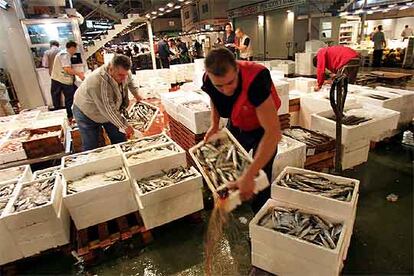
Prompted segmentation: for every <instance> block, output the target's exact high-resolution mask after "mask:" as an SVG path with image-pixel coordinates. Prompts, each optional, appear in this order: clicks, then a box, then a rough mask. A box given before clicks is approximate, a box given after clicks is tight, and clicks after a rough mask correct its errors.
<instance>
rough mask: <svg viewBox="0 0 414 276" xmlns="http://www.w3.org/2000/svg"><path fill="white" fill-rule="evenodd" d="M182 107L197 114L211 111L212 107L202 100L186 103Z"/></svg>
mask: <svg viewBox="0 0 414 276" xmlns="http://www.w3.org/2000/svg"><path fill="white" fill-rule="evenodd" d="M182 105H184V106H185V107H187V108H188V109H191V110H192V111H196V112H201V111H210V106H209V105H208V104H206V103H205V102H203V101H201V100H197V101H191V102H186V103H183V104H182Z"/></svg>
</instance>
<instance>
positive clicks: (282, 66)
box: [269, 59, 296, 75]
mask: <svg viewBox="0 0 414 276" xmlns="http://www.w3.org/2000/svg"><path fill="white" fill-rule="evenodd" d="M269 63H270V68H271V69H272V70H278V71H281V72H283V74H284V75H291V74H295V66H296V65H295V62H294V61H292V60H281V59H276V60H270V61H269Z"/></svg>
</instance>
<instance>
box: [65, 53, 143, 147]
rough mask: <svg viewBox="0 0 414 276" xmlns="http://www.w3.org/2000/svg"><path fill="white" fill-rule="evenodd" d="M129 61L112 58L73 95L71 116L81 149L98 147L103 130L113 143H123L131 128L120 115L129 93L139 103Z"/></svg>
mask: <svg viewBox="0 0 414 276" xmlns="http://www.w3.org/2000/svg"><path fill="white" fill-rule="evenodd" d="M130 69H131V59H130V58H129V57H127V56H124V55H115V56H114V58H113V59H112V60H111V62H110V63H109V64H108V65H102V66H101V67H99V68H98V69H96V70H95V71H93V72H92V73H91V74H90V75H89V76H88V77H87V78H86V79H85V81H84V82H83V83H82V84H81V86H80V87H79V88H78V90H77V91H76V94H75V102H74V105H73V114H74V116H75V119H76V122H77V123H78V127H79V131H80V134H81V139H82V147H83V150H91V149H95V148H97V147H98V139H99V134H100V131H101V129H102V127H103V128H104V129H105V131H106V133H107V134H108V137H109V139H110V140H111V143H112V144H117V143H121V142H124V141H126V140H127V139H129V138H131V137H132V136H133V134H134V129H133V128H132V126H130V125H129V124H128V123H127V121H126V119H125V118H124V117H123V116H122V114H123V113H124V111H125V109H126V108H127V107H128V105H129V99H128V90H129V91H130V92H131V93H132V94H133V95H134V97H135V99H136V100H137V101H138V102H139V101H141V98H140V97H139V95H138V86H136V85H135V84H134V82H133V80H132V74H131V72H130Z"/></svg>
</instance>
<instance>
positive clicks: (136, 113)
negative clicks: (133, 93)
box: [127, 102, 159, 132]
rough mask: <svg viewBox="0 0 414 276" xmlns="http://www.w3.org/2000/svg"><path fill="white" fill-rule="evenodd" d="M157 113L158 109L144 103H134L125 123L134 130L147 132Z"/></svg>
mask: <svg viewBox="0 0 414 276" xmlns="http://www.w3.org/2000/svg"><path fill="white" fill-rule="evenodd" d="M158 113H159V109H158V107H156V106H153V105H152V104H149V103H146V102H139V103H135V104H134V105H132V106H131V108H130V109H129V111H128V117H127V121H128V123H129V124H130V125H131V126H132V127H133V128H134V129H136V130H139V131H141V132H145V131H147V130H148V129H149V128H150V127H151V125H152V123H153V122H154V120H155V118H156V117H157V115H158Z"/></svg>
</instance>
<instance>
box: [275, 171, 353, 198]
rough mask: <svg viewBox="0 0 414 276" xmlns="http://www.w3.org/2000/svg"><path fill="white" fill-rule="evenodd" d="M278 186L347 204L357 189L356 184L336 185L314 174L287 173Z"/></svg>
mask: <svg viewBox="0 0 414 276" xmlns="http://www.w3.org/2000/svg"><path fill="white" fill-rule="evenodd" d="M277 185H279V186H283V187H287V188H292V189H295V190H300V191H303V192H307V193H311V194H316V195H320V196H324V197H329V198H333V199H336V200H340V201H347V202H349V201H351V199H352V194H353V192H354V188H355V184H354V183H335V182H332V181H331V180H329V179H327V178H325V177H322V176H319V175H317V174H313V173H287V174H286V175H285V176H284V177H283V178H281V179H280V181H279V182H277Z"/></svg>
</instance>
